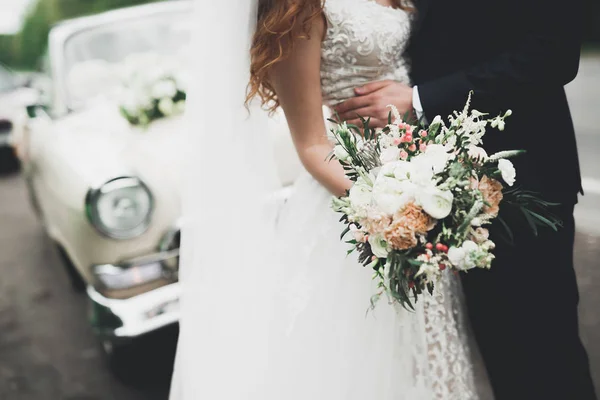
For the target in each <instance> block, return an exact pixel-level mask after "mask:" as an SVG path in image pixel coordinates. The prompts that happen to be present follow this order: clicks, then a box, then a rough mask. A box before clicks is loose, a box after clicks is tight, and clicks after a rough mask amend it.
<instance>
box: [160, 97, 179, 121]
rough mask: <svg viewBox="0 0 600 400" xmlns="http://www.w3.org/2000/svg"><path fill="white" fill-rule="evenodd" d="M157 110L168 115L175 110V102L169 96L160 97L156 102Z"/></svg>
mask: <svg viewBox="0 0 600 400" xmlns="http://www.w3.org/2000/svg"><path fill="white" fill-rule="evenodd" d="M158 110H159V111H160V112H161V113H163V115H164V116H166V117H168V116H170V115H172V114H173V111H174V110H175V103H173V100H171V99H170V98H169V97H165V98H164V99H160V101H159V102H158Z"/></svg>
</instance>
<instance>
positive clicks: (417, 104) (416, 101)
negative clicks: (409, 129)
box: [412, 86, 425, 121]
mask: <svg viewBox="0 0 600 400" xmlns="http://www.w3.org/2000/svg"><path fill="white" fill-rule="evenodd" d="M412 103H413V108H414V110H415V113H416V114H417V118H418V119H419V121H420V120H422V119H425V115H424V114H425V113H424V112H423V105H422V104H421V98H420V97H419V88H418V87H417V86H415V87H413V98H412Z"/></svg>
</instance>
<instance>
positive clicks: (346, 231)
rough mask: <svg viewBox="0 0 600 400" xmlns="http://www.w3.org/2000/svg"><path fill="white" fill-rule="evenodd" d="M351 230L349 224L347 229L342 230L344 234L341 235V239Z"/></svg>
mask: <svg viewBox="0 0 600 400" xmlns="http://www.w3.org/2000/svg"><path fill="white" fill-rule="evenodd" d="M348 232H350V226H347V227H346V229H344V231H343V232H342V234H341V235H340V240H342V239H344V236H346V234H347V233H348Z"/></svg>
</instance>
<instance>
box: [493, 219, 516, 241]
mask: <svg viewBox="0 0 600 400" xmlns="http://www.w3.org/2000/svg"><path fill="white" fill-rule="evenodd" d="M496 219H497V220H498V222H500V224H501V225H502V227H503V228H504V230H505V231H506V234H507V235H508V239H509V244H511V245H513V244H514V243H515V237H514V235H513V233H512V230H511V229H510V227H509V226H508V224H507V223H506V221H505V220H504V219H503V218H502V217H498V218H496Z"/></svg>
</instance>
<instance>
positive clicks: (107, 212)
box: [86, 177, 153, 239]
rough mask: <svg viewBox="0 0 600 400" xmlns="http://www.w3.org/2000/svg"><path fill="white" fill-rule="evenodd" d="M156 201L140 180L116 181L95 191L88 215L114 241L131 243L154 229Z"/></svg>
mask: <svg viewBox="0 0 600 400" xmlns="http://www.w3.org/2000/svg"><path fill="white" fill-rule="evenodd" d="M152 211H153V200H152V194H151V193H150V190H148V188H147V187H146V185H144V183H143V182H142V181H140V180H139V179H138V178H131V177H123V178H117V179H113V180H111V181H109V182H107V183H105V184H104V185H102V186H100V187H99V188H94V189H91V190H90V191H89V192H88V195H87V198H86V213H87V216H88V219H89V220H90V222H91V223H92V225H93V226H94V227H95V228H96V229H97V230H98V231H99V232H100V233H102V234H103V235H105V236H108V237H110V238H113V239H131V238H134V237H136V236H139V235H141V234H142V233H144V232H145V231H146V229H147V228H148V226H149V225H150V220H151V217H152Z"/></svg>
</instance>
